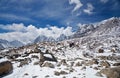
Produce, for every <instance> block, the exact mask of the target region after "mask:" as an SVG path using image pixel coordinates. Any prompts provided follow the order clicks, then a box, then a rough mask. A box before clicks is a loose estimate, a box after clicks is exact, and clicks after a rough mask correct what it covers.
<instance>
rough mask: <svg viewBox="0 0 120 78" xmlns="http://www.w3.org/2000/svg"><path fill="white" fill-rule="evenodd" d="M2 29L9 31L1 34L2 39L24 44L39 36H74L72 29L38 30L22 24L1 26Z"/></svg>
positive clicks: (55, 27) (50, 28) (48, 28)
mask: <svg viewBox="0 0 120 78" xmlns="http://www.w3.org/2000/svg"><path fill="white" fill-rule="evenodd" d="M0 29H3V30H8V31H9V32H6V33H0V39H5V40H8V41H13V40H19V41H21V42H23V43H24V44H26V43H30V42H32V41H33V40H34V39H35V38H36V37H38V36H39V35H45V36H47V37H53V38H55V39H56V38H58V37H59V36H60V35H61V34H64V35H66V36H69V35H72V34H73V32H72V27H69V26H68V27H66V28H64V27H61V28H59V27H57V26H50V27H46V28H36V27H35V26H33V25H28V26H25V25H24V24H23V23H20V24H15V23H13V24H8V25H3V24H0Z"/></svg>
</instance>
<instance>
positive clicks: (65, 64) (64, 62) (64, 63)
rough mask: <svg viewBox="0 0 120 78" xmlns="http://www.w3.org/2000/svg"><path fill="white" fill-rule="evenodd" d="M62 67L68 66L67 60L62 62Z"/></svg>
mask: <svg viewBox="0 0 120 78" xmlns="http://www.w3.org/2000/svg"><path fill="white" fill-rule="evenodd" d="M60 65H64V66H68V64H67V62H66V60H65V59H63V60H61V62H60Z"/></svg>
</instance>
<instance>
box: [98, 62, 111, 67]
mask: <svg viewBox="0 0 120 78" xmlns="http://www.w3.org/2000/svg"><path fill="white" fill-rule="evenodd" d="M100 65H101V66H102V67H104V66H105V68H109V67H110V63H109V62H107V61H101V62H100Z"/></svg>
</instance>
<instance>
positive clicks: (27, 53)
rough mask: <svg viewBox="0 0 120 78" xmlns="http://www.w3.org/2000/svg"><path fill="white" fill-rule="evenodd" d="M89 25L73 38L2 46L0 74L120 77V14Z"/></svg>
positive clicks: (33, 77) (17, 77) (10, 76)
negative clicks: (17, 45)
mask: <svg viewBox="0 0 120 78" xmlns="http://www.w3.org/2000/svg"><path fill="white" fill-rule="evenodd" d="M84 26H85V25H84ZM87 26H88V27H86V28H85V27H83V28H84V29H82V28H81V29H80V30H78V31H77V32H76V33H75V34H74V35H73V36H72V37H73V38H71V39H69V40H63V41H58V42H45V41H44V42H37V43H35V44H30V45H27V46H23V47H19V48H12V49H4V50H1V51H0V77H1V78H120V18H116V17H114V18H110V19H107V20H105V21H102V22H100V23H97V24H95V25H87ZM89 26H90V27H89ZM3 64H4V66H5V67H4V66H3Z"/></svg>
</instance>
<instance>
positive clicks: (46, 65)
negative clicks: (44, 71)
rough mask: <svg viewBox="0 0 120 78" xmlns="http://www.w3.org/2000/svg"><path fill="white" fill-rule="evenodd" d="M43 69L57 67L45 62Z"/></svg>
mask: <svg viewBox="0 0 120 78" xmlns="http://www.w3.org/2000/svg"><path fill="white" fill-rule="evenodd" d="M42 67H50V68H55V66H54V65H53V64H52V63H49V62H45V63H44V64H43V65H42Z"/></svg>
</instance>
